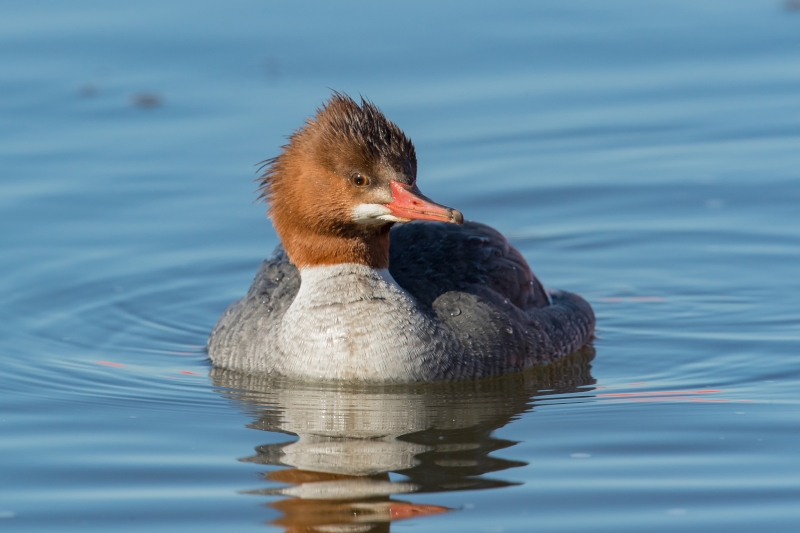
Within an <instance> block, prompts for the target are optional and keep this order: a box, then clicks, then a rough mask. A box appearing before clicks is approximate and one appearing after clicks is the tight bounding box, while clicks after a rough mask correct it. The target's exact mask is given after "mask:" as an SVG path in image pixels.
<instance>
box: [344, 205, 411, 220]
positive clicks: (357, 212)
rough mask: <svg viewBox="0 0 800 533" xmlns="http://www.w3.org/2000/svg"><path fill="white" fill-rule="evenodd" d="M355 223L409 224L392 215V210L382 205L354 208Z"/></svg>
mask: <svg viewBox="0 0 800 533" xmlns="http://www.w3.org/2000/svg"><path fill="white" fill-rule="evenodd" d="M353 221H354V222H358V223H359V224H383V223H386V222H408V219H406V218H399V217H396V216H394V215H393V214H392V210H391V209H389V208H388V207H386V206H385V205H381V204H358V205H357V206H355V207H354V208H353Z"/></svg>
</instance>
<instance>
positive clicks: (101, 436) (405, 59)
mask: <svg viewBox="0 0 800 533" xmlns="http://www.w3.org/2000/svg"><path fill="white" fill-rule="evenodd" d="M0 13H2V16H0V140H1V141H2V142H0V162H2V167H0V168H1V170H0V251H1V252H2V253H0V380H2V387H0V529H3V530H8V531H19V532H32V531H56V530H57V531H81V532H83V531H109V530H113V531H142V530H145V529H147V530H148V531H179V530H189V529H191V530H193V531H198V532H199V531H220V530H224V531H237V532H238V531H263V530H264V528H265V527H266V528H267V529H269V530H273V531H281V530H283V529H285V530H287V531H299V530H316V531H329V532H330V531H387V530H389V529H390V528H391V529H392V530H395V531H402V530H404V529H405V528H415V529H414V530H415V531H441V530H443V529H445V530H459V531H476V532H492V533H499V532H505V531H531V530H536V531H542V532H561V531H563V532H572V531H609V532H611V531H613V532H627V531H630V532H639V531H665V532H667V531H669V532H672V531H698V532H699V531H703V532H706V531H709V530H717V529H720V530H721V529H723V528H724V529H725V530H726V531H730V532H738V531H748V532H749V531H772V532H784V531H785V532H790V531H791V532H794V531H797V530H798V528H800V506H798V504H797V502H798V500H800V429H799V428H800V395H798V392H797V391H798V390H799V389H800V305H798V298H797V296H798V294H800V276H798V273H800V270H799V267H798V265H800V5H798V3H797V2H795V1H793V0H789V1H786V2H780V1H774V0H753V1H745V0H743V1H738V2H729V1H722V0H718V1H707V2H695V1H688V0H687V1H677V0H675V1H666V0H665V1H659V2H644V3H642V2H628V1H622V0H619V1H609V2H602V3H598V2H589V1H577V0H574V1H557V2H556V1H552V2H547V1H542V2H535V3H532V2H521V1H520V2H491V3H477V2H439V3H427V2H425V3H423V2H403V3H395V4H385V5H384V4H375V3H373V2H337V3H331V4H323V3H318V4H317V3H310V2H291V3H290V2H284V3H266V2H255V1H239V2H225V3H223V2H216V3H214V2H206V1H193V2H188V1H172V2H155V1H140V2H136V3H108V2H99V1H92V2H89V1H71V2H63V1H61V2H59V1H42V2H33V1H29V2H9V1H0ZM330 88H333V89H336V90H340V91H344V92H348V93H350V94H352V95H358V94H363V95H366V96H368V97H369V98H370V99H372V100H373V101H374V102H375V103H377V104H378V105H379V106H380V107H381V108H382V109H383V110H384V111H385V112H386V114H387V115H388V116H389V117H390V118H391V119H392V120H393V121H395V122H396V123H398V124H399V125H400V126H401V127H402V128H403V129H404V130H405V132H406V133H407V134H408V135H409V136H410V137H411V138H412V139H413V140H414V141H415V144H416V147H417V154H418V158H419V175H418V178H419V184H420V187H421V189H422V190H423V191H424V192H425V194H426V195H428V196H430V197H431V198H434V199H436V200H437V201H439V202H442V203H444V204H446V205H451V206H453V207H456V208H458V209H460V210H462V211H463V212H464V214H465V216H466V217H467V218H470V219H474V220H479V221H482V222H485V223H488V224H490V225H493V226H495V227H496V228H498V229H499V230H500V231H502V232H503V233H504V234H506V235H507V236H508V237H509V239H510V240H511V241H512V242H513V244H514V245H515V246H517V247H518V248H519V249H520V250H521V251H522V252H523V254H524V255H525V257H526V258H527V259H528V261H529V263H530V264H531V265H532V267H533V269H534V271H535V272H536V273H537V275H538V276H539V277H540V278H541V279H542V280H543V281H544V283H545V284H546V285H548V286H551V287H561V288H565V289H568V290H572V291H575V292H579V293H581V294H583V295H584V296H585V297H586V298H587V299H588V300H589V301H590V302H591V303H592V305H593V306H594V308H595V310H596V313H597V318H598V329H597V339H596V340H595V341H594V343H593V347H590V348H589V349H587V350H585V351H584V352H582V353H579V354H576V355H575V356H573V357H572V358H570V359H569V360H567V361H566V362H565V363H563V364H561V365H557V366H555V367H551V368H545V369H540V370H536V371H534V372H529V373H526V374H524V375H520V376H510V377H507V378H503V379H498V380H488V381H486V382H478V383H464V384H459V385H441V386H411V387H394V388H382V389H370V388H366V389H364V388H362V389H352V388H347V387H338V388H337V387H327V388H324V387H323V388H320V387H308V386H304V385H301V384H296V383H285V382H265V381H263V380H258V379H251V378H248V377H247V376H241V375H235V374H229V373H221V372H218V371H213V372H212V370H211V367H210V365H209V364H208V362H207V359H206V356H205V354H204V344H205V339H206V337H207V334H208V332H209V331H210V328H211V327H212V326H213V324H214V322H215V321H216V319H217V317H218V316H219V314H220V313H221V312H222V310H223V309H224V308H225V307H226V306H227V304H228V303H230V302H231V301H232V300H234V299H235V298H238V297H239V296H241V295H242V294H243V293H244V291H245V290H246V289H247V287H248V285H249V282H250V281H251V279H252V276H253V275H254V273H255V270H256V268H257V266H258V264H259V262H260V261H261V260H262V259H263V258H264V257H265V256H267V255H268V254H269V253H270V251H271V250H272V248H273V247H274V246H275V245H276V244H277V238H276V236H275V234H274V232H273V230H272V229H271V227H270V225H269V222H268V221H267V220H266V218H265V217H264V212H263V211H264V207H263V205H261V204H258V203H255V202H254V200H255V198H256V193H255V192H254V190H255V188H256V185H255V184H254V183H253V181H252V180H253V179H254V178H255V177H256V166H255V165H256V164H257V163H258V162H259V161H261V160H264V159H266V158H268V157H272V156H274V155H276V153H277V150H278V147H279V146H280V145H281V144H283V143H284V142H285V137H286V135H288V134H289V133H291V132H292V131H293V130H294V129H295V128H297V127H298V126H299V125H301V124H302V121H303V120H304V119H305V118H306V117H307V116H309V115H311V114H312V113H313V112H314V110H315V108H316V106H318V105H320V104H321V103H322V102H323V101H324V100H325V98H327V96H328V95H329V94H330ZM303 528H306V529H303Z"/></svg>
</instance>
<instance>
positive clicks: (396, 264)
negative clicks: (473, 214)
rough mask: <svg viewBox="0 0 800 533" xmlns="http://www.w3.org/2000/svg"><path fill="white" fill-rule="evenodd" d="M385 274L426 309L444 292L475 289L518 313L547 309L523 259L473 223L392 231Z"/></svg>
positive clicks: (494, 233) (499, 238) (411, 226)
mask: <svg viewBox="0 0 800 533" xmlns="http://www.w3.org/2000/svg"><path fill="white" fill-rule="evenodd" d="M389 271H390V272H391V273H392V277H394V279H395V280H396V281H397V283H398V284H399V285H400V286H401V287H403V288H404V289H406V290H407V291H408V292H410V293H411V294H413V295H414V297H416V298H417V299H418V300H419V301H421V302H422V303H423V304H425V305H428V306H430V305H432V304H433V302H434V300H436V298H438V297H439V296H441V295H442V294H444V293H446V292H450V291H461V290H464V289H465V288H466V287H467V286H468V285H475V284H477V285H483V286H485V287H487V288H489V289H491V290H493V291H494V292H496V293H497V294H498V295H500V296H501V297H502V298H503V299H505V298H507V299H508V300H509V301H510V302H511V303H512V304H514V305H515V306H517V307H518V308H520V309H529V308H532V307H545V306H547V305H548V304H549V303H550V301H549V298H548V295H547V293H546V292H545V290H544V287H543V286H542V284H541V283H540V282H539V280H538V279H536V276H534V275H533V272H531V269H530V267H529V266H528V263H527V262H526V261H525V258H524V257H522V254H520V253H519V252H518V251H517V250H516V249H515V248H514V247H513V246H511V245H510V244H509V243H508V241H507V240H506V238H505V237H503V236H502V235H501V234H500V233H499V232H498V231H497V230H495V229H492V228H490V227H489V226H486V225H484V224H480V223H478V222H465V223H464V224H463V225H462V226H457V225H455V224H446V223H441V222H412V223H409V224H403V225H401V226H395V227H394V228H392V233H391V246H390V248H389Z"/></svg>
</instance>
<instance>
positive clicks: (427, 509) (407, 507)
mask: <svg viewBox="0 0 800 533" xmlns="http://www.w3.org/2000/svg"><path fill="white" fill-rule="evenodd" d="M449 510H450V509H448V508H447V507H442V506H440V505H423V504H419V503H405V502H392V504H391V505H390V506H389V513H390V515H391V517H392V520H403V519H405V518H414V517H416V516H431V515H436V514H444V513H446V512H447V511H449Z"/></svg>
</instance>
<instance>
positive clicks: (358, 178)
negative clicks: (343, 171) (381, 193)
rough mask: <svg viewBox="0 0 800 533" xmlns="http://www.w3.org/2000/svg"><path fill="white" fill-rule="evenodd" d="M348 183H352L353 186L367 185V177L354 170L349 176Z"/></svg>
mask: <svg viewBox="0 0 800 533" xmlns="http://www.w3.org/2000/svg"><path fill="white" fill-rule="evenodd" d="M350 183H352V184H353V186H354V187H366V186H367V185H369V178H368V177H366V176H364V175H363V174H360V173H358V172H354V173H353V175H352V176H350Z"/></svg>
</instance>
